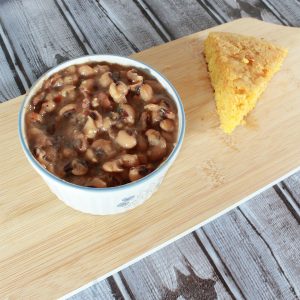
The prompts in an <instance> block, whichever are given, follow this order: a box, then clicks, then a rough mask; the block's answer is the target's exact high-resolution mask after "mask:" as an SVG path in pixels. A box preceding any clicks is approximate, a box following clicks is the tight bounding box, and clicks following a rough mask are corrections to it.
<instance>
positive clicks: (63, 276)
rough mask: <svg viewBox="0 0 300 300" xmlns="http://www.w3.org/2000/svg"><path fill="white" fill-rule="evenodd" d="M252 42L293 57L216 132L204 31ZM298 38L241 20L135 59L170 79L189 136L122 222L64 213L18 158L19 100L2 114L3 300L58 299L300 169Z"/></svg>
mask: <svg viewBox="0 0 300 300" xmlns="http://www.w3.org/2000/svg"><path fill="white" fill-rule="evenodd" d="M213 30H217V31H229V32H236V33H243V34H249V35H254V36H259V37H265V38H266V39H268V40H270V41H272V42H276V43H278V44H279V45H282V46H284V47H287V48H289V54H288V57H287V58H286V61H285V62H284V65H283V67H282V70H281V71H280V72H279V73H278V74H277V75H276V76H275V77H274V78H273V80H272V81H271V83H270V84H269V86H268V88H267V90H266V92H265V93H264V95H263V96H262V97H261V100H260V102H259V104H258V105H257V108H256V109H255V111H253V112H252V113H251V114H250V116H249V118H248V120H247V125H246V126H244V127H240V128H238V129H237V130H236V131H235V132H234V133H233V135H231V136H227V135H225V134H223V133H222V132H221V130H220V129H219V128H218V118H217V115H216V111H215V105H214V100H213V93H212V89H211V86H210V81H209V78H208V74H207V71H206V65H205V61H204V58H203V55H202V50H203V40H204V38H205V37H206V36H207V33H208V32H209V31H213ZM299 53H300V29H296V28H289V27H282V26H278V25H272V24H267V23H264V22H261V21H257V20H254V19H240V20H238V21H234V22H231V23H227V24H224V25H221V26H218V27H215V28H212V29H209V30H205V31H202V32H199V33H195V34H193V35H190V36H187V37H184V38H181V39H179V40H176V41H174V42H170V43H167V44H165V45H162V46H159V47H155V48H152V49H149V50H146V51H143V52H141V53H138V54H135V55H133V57H135V58H137V59H139V60H141V61H143V62H146V63H148V64H150V65H151V66H153V67H154V68H156V69H158V70H159V71H161V72H162V73H163V74H164V75H166V76H167V77H168V78H169V79H170V81H171V82H172V83H173V84H174V85H175V87H176V88H177V90H178V92H179V94H180V95H181V97H182V100H183V103H184V107H185V112H186V117H187V128H186V136H185V139H184V144H183V147H182V150H181V153H180V155H179V157H178V159H177V160H176V162H175V164H174V166H173V167H172V168H171V169H170V171H169V173H168V175H167V177H166V179H165V180H164V182H163V184H162V186H161V188H160V189H159V191H158V192H157V193H156V194H155V195H154V196H153V197H152V198H151V199H149V200H148V201H147V202H146V203H145V204H144V205H142V206H140V207H138V208H136V209H134V210H132V211H130V212H128V213H124V214H121V215H116V216H104V217H102V216H91V215H86V214H83V213H80V212H77V211H74V210H72V209H71V208H69V207H67V206H65V205H64V204H63V203H62V202H61V201H59V200H58V199H56V197H55V196H54V195H53V194H52V193H51V192H50V191H49V189H48V187H47V186H46V184H45V183H44V182H43V181H42V179H41V178H40V177H39V175H37V173H35V171H34V170H33V169H32V168H31V167H30V165H29V163H28V162H27V161H26V158H25V156H24V154H23V153H22V150H21V146H20V144H19V140H18V136H17V114H18V110H19V107H20V103H21V100H22V98H23V97H19V98H17V99H15V100H11V101H9V102H7V103H5V104H1V105H0V113H1V119H0V136H1V148H0V157H1V181H0V184H1V186H0V298H1V299H3V298H6V297H8V298H10V297H11V298H21V297H24V298H31V299H32V298H37V299H46V298H56V297H58V296H62V295H64V294H65V293H67V292H70V291H72V290H75V289H77V288H79V287H80V286H82V285H84V284H86V283H88V282H89V281H92V280H95V279H96V278H99V277H101V276H105V274H107V273H108V272H111V271H113V270H115V269H116V268H119V267H120V266H122V265H124V264H125V263H128V262H130V261H132V260H133V259H136V258H137V257H139V256H141V255H144V254H145V253H147V252H149V251H151V250H152V249H154V248H156V247H158V246H160V245H162V244H166V243H167V242H168V241H170V240H174V239H176V238H177V237H178V236H179V235H182V234H183V233H184V232H189V231H191V230H192V229H195V228H196V227H197V226H199V225H200V224H203V222H205V221H207V220H208V219H211V218H212V217H214V216H216V215H217V214H220V213H221V212H224V210H225V211H226V210H228V209H229V208H231V207H233V206H235V205H237V204H238V203H240V202H241V201H244V200H245V199H248V198H249V196H250V195H252V194H253V193H255V192H256V191H258V190H261V189H262V188H264V187H266V186H267V185H269V184H271V183H273V182H275V181H276V180H278V179H279V178H282V177H283V176H285V175H287V174H290V173H291V172H293V170H294V171H296V169H297V168H298V167H299V166H300V92H299V91H300V69H299Z"/></svg>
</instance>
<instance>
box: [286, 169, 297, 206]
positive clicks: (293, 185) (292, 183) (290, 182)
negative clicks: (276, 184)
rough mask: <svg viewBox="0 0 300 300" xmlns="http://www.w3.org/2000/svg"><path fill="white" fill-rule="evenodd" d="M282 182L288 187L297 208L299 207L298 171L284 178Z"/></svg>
mask: <svg viewBox="0 0 300 300" xmlns="http://www.w3.org/2000/svg"><path fill="white" fill-rule="evenodd" d="M283 183H284V184H285V186H286V187H287V188H288V191H289V192H290V194H291V196H292V197H293V199H294V201H295V202H296V203H297V205H298V208H300V172H298V173H296V174H294V175H292V176H290V177H289V178H287V179H285V180H284V181H283Z"/></svg>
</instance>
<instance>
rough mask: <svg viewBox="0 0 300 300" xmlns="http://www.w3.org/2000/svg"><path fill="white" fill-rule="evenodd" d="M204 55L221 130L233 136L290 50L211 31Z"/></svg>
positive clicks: (262, 41) (239, 36)
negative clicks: (232, 133)
mask: <svg viewBox="0 0 300 300" xmlns="http://www.w3.org/2000/svg"><path fill="white" fill-rule="evenodd" d="M204 54H205V57H206V61H207V64H208V70H209V73H210V78H211V83H212V86H213V88H214V90H215V99H216V106H217V112H218V115H219V117H220V123H221V128H222V129H223V130H224V132H226V133H231V132H232V131H233V130H234V129H235V127H236V126H238V125H239V124H241V123H242V122H243V119H244V117H245V116H246V115H247V114H248V113H249V112H250V111H251V110H252V109H253V108H254V107H255V105H256V102H257V100H258V98H259V96H260V95H261V94H262V93H263V91H264V90H265V88H266V86H267V83H268V82H269V81H270V79H271V78H272V76H273V75H274V74H275V73H276V72H277V71H278V70H279V69H280V67H281V64H282V62H283V60H284V58H285V56H286V55H287V50H286V49H283V48H280V47H278V46H276V45H273V44H271V43H269V42H267V41H264V40H262V39H259V38H255V37H249V36H244V35H239V34H234V33H227V32H211V33H210V34H209V35H208V37H207V39H206V40H205V43H204Z"/></svg>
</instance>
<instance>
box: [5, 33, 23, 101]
mask: <svg viewBox="0 0 300 300" xmlns="http://www.w3.org/2000/svg"><path fill="white" fill-rule="evenodd" d="M17 80H18V77H17V74H16V71H15V69H14V66H13V63H12V61H11V59H10V57H9V54H8V52H7V50H6V49H5V46H4V44H3V40H2V38H1V36H0V102H4V101H6V100H8V99H11V98H14V97H17V96H18V95H20V94H21V93H24V92H25V89H24V87H23V85H22V84H21V82H19V84H18V83H17Z"/></svg>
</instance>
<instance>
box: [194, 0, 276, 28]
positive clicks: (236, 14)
mask: <svg viewBox="0 0 300 300" xmlns="http://www.w3.org/2000/svg"><path fill="white" fill-rule="evenodd" d="M199 1H200V2H201V3H203V5H204V6H205V7H207V9H209V10H210V11H211V12H212V13H213V14H214V15H216V18H220V20H222V21H223V22H229V21H232V20H235V19H239V18H243V17H252V18H256V19H260V20H263V21H266V22H271V23H277V24H281V21H280V19H278V17H277V16H276V14H274V13H273V12H272V10H270V9H269V8H268V7H267V6H266V5H265V4H264V3H263V2H262V1H261V0H247V1H246V0H214V1H209V0H199Z"/></svg>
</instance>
